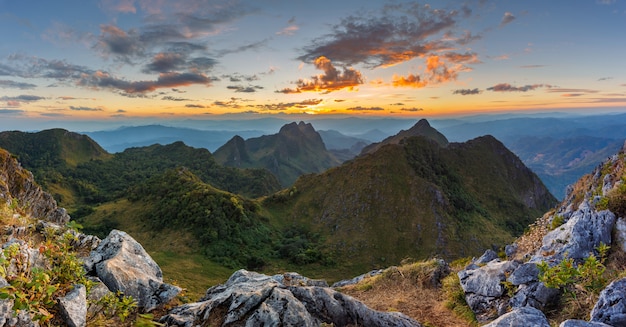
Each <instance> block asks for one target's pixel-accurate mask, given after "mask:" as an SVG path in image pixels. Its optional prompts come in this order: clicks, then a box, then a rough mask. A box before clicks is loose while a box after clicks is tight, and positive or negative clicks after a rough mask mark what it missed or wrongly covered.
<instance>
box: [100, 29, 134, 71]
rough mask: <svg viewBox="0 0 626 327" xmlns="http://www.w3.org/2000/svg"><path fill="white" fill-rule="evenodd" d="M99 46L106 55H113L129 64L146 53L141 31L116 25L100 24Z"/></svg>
mask: <svg viewBox="0 0 626 327" xmlns="http://www.w3.org/2000/svg"><path fill="white" fill-rule="evenodd" d="M98 47H99V48H100V49H101V50H102V51H103V53H104V54H105V55H109V54H110V55H113V56H114V57H116V58H118V59H120V60H122V61H124V62H126V63H129V64H130V63H132V62H133V58H134V57H142V56H143V55H144V54H145V49H144V47H143V44H142V42H141V40H140V35H139V31H137V30H136V29H131V30H129V31H128V32H126V31H124V30H122V29H120V28H119V27H117V26H114V25H104V24H103V25H100V38H99V42H98Z"/></svg>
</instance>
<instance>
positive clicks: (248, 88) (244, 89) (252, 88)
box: [226, 85, 263, 93]
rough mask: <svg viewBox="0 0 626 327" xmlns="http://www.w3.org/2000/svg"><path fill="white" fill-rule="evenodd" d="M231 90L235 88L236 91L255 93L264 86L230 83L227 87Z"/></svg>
mask: <svg viewBox="0 0 626 327" xmlns="http://www.w3.org/2000/svg"><path fill="white" fill-rule="evenodd" d="M226 88H227V89H229V90H235V92H243V93H254V92H256V91H257V90H261V89H263V87H262V86H260V85H256V86H242V85H229V86H227V87H226Z"/></svg>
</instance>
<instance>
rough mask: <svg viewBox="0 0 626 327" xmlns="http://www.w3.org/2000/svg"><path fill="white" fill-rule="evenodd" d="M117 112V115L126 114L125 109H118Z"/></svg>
mask: <svg viewBox="0 0 626 327" xmlns="http://www.w3.org/2000/svg"><path fill="white" fill-rule="evenodd" d="M115 112H117V113H124V112H126V110H124V109H117V110H116V111H115Z"/></svg>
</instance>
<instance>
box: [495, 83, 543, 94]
mask: <svg viewBox="0 0 626 327" xmlns="http://www.w3.org/2000/svg"><path fill="white" fill-rule="evenodd" d="M542 87H545V88H551V87H552V85H549V84H533V85H524V86H513V85H511V84H509V83H500V84H496V85H494V86H492V87H488V88H487V90H488V91H494V92H528V91H532V90H535V89H537V88H542Z"/></svg>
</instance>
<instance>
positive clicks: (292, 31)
mask: <svg viewBox="0 0 626 327" xmlns="http://www.w3.org/2000/svg"><path fill="white" fill-rule="evenodd" d="M299 29H300V27H298V25H289V26H287V27H285V28H283V29H282V30H280V31H278V32H276V35H289V36H291V35H294V34H296V32H297V31H298V30H299Z"/></svg>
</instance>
